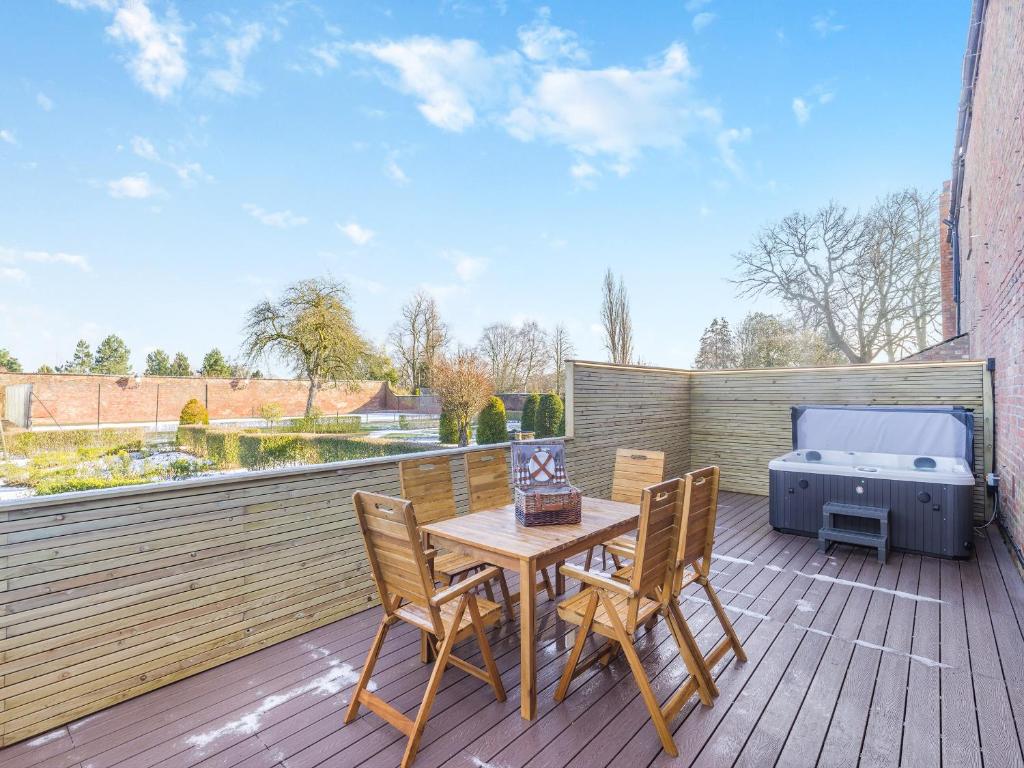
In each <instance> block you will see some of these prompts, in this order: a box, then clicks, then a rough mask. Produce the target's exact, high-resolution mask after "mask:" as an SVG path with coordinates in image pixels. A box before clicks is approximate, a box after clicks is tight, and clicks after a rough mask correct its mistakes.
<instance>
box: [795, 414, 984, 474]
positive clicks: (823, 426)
mask: <svg viewBox="0 0 1024 768" xmlns="http://www.w3.org/2000/svg"><path fill="white" fill-rule="evenodd" d="M791 417H792V420H793V450H816V451H856V452H858V453H861V452H864V453H898V454H904V455H911V456H951V457H954V458H960V459H963V460H964V461H966V462H967V464H968V466H969V467H971V468H972V469H973V468H974V414H973V413H971V412H970V411H968V410H967V409H965V408H963V407H962V406H949V407H933V406H910V405H900V406H889V405H885V406H879V405H794V406H793V407H792V409H791Z"/></svg>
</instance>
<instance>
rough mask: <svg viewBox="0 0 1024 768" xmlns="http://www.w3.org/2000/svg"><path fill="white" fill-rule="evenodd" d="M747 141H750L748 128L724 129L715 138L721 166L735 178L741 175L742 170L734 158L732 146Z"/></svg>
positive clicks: (734, 151) (734, 153)
mask: <svg viewBox="0 0 1024 768" xmlns="http://www.w3.org/2000/svg"><path fill="white" fill-rule="evenodd" d="M747 141H750V129H749V128H726V129H725V130H724V131H720V132H719V134H718V136H717V137H716V138H715V143H716V144H717V145H718V155H719V157H720V158H721V160H722V164H723V165H724V166H725V167H726V168H728V169H729V170H730V171H732V172H733V174H735V175H736V176H742V175H743V168H742V167H741V166H740V162H739V159H738V158H737V157H736V150H735V148H734V147H733V145H734V144H737V143H743V142H747Z"/></svg>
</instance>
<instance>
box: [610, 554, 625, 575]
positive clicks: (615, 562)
mask: <svg viewBox="0 0 1024 768" xmlns="http://www.w3.org/2000/svg"><path fill="white" fill-rule="evenodd" d="M608 554H610V555H611V556H612V564H613V565H614V566H615V570H616V571H617V570H619V568H621V567H622V561H621V560H619V556H618V555H616V554H615V553H614V552H609V553H608Z"/></svg>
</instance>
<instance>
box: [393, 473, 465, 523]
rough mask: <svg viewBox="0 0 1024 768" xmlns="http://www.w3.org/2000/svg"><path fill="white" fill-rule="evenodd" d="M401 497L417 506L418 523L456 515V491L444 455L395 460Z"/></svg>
mask: <svg viewBox="0 0 1024 768" xmlns="http://www.w3.org/2000/svg"><path fill="white" fill-rule="evenodd" d="M398 475H399V479H400V480H401V484H402V497H403V498H405V499H409V501H411V502H412V503H413V506H414V507H415V508H416V521H417V522H418V523H419V524H420V525H425V524H427V523H435V522H437V521H439V520H447V519H448V518H450V517H454V516H455V512H456V509H455V490H454V488H453V486H452V471H451V464H450V462H449V460H448V459H447V458H445V457H432V458H424V459H407V460H406V461H400V462H398Z"/></svg>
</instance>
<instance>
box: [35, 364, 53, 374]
mask: <svg viewBox="0 0 1024 768" xmlns="http://www.w3.org/2000/svg"><path fill="white" fill-rule="evenodd" d="M36 373H56V371H55V370H53V366H52V365H47V364H46V363H43V364H42V365H40V366H39V367H38V368H37V369H36Z"/></svg>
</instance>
